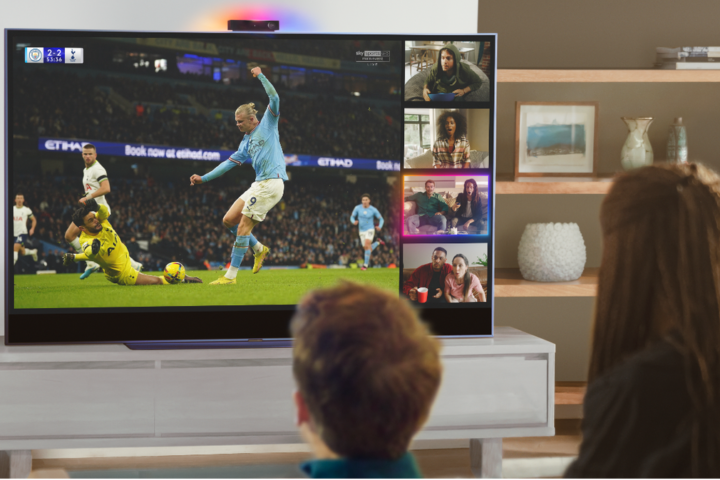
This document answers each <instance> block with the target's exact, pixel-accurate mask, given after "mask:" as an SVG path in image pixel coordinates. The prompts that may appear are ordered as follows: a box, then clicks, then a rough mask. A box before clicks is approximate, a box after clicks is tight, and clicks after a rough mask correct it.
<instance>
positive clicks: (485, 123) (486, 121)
mask: <svg viewBox="0 0 720 480" xmlns="http://www.w3.org/2000/svg"><path fill="white" fill-rule="evenodd" d="M468 124H469V131H468V141H469V142H470V148H471V149H472V150H479V151H481V152H487V151H489V150H490V141H489V140H490V136H489V133H488V132H489V131H490V110H488V109H486V108H483V109H479V110H468Z"/></svg>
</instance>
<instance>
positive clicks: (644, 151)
mask: <svg viewBox="0 0 720 480" xmlns="http://www.w3.org/2000/svg"><path fill="white" fill-rule="evenodd" d="M621 118H622V120H623V122H625V125H627V127H628V130H629V133H628V137H627V139H626V140H625V144H624V145H623V147H622V151H621V152H620V161H621V163H622V166H623V168H624V169H625V170H632V169H633V168H640V167H644V166H647V165H652V163H653V150H652V146H651V145H650V139H649V138H648V136H647V131H648V128H650V124H651V123H652V121H653V118H652V117H639V118H629V117H621Z"/></svg>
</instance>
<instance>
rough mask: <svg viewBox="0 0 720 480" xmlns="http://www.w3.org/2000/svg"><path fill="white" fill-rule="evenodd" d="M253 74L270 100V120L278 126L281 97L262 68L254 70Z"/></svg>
mask: <svg viewBox="0 0 720 480" xmlns="http://www.w3.org/2000/svg"><path fill="white" fill-rule="evenodd" d="M251 72H252V74H253V76H255V77H257V78H259V79H260V82H261V83H262V84H263V87H264V88H265V93H267V96H268V98H270V105H269V106H268V109H269V110H270V114H271V117H270V118H269V119H268V120H272V122H273V123H274V124H275V125H277V123H278V118H279V117H280V96H279V95H278V93H277V90H275V87H273V85H272V83H270V80H268V79H267V78H266V77H265V75H263V73H262V71H261V70H260V67H255V68H253V69H252V70H251ZM263 118H264V117H263Z"/></svg>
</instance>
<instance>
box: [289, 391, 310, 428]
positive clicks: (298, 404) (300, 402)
mask: <svg viewBox="0 0 720 480" xmlns="http://www.w3.org/2000/svg"><path fill="white" fill-rule="evenodd" d="M293 401H294V402H295V413H296V414H295V425H297V426H298V427H299V426H301V425H302V424H303V423H307V424H310V412H309V411H308V408H307V404H306V403H305V399H304V398H303V396H302V394H301V393H300V390H295V391H294V392H293Z"/></svg>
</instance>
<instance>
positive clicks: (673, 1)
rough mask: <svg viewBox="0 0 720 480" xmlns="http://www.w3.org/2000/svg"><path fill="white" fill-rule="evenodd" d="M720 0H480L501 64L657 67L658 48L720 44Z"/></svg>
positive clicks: (484, 29)
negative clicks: (496, 41) (494, 39)
mask: <svg viewBox="0 0 720 480" xmlns="http://www.w3.org/2000/svg"><path fill="white" fill-rule="evenodd" d="M719 18H720V2H718V1H717V0H682V1H679V0H602V1H600V0H594V1H591V0H502V1H497V0H480V1H479V2H478V32H480V33H497V34H498V68H650V67H651V66H652V64H653V62H654V61H655V47H680V46H710V45H713V46H714V45H720V35H718V19H719Z"/></svg>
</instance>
